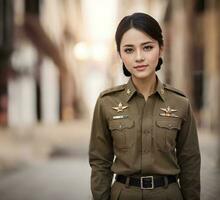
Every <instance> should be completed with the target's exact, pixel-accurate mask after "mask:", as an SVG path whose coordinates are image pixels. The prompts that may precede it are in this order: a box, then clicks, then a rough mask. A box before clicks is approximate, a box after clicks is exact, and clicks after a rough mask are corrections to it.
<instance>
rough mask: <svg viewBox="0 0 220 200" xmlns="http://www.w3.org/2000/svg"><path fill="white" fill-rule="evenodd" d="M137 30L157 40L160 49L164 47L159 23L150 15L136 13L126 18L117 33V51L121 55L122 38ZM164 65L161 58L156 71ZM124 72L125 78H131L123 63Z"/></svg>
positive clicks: (121, 22)
mask: <svg viewBox="0 0 220 200" xmlns="http://www.w3.org/2000/svg"><path fill="white" fill-rule="evenodd" d="M131 28H135V29H137V30H140V31H142V32H144V33H146V34H148V35H149V36H150V37H152V38H153V39H155V40H157V41H158V43H159V47H162V46H163V35H162V30H161V28H160V25H159V23H158V22H157V21H156V20H155V19H154V18H153V17H151V16H150V15H148V14H145V13H134V14H132V15H128V16H125V17H124V18H123V19H122V20H121V21H120V23H119V25H118V27H117V30H116V33H115V41H116V45H117V51H118V53H119V54H120V44H121V40H122V37H123V35H124V33H125V32H127V31H128V30H129V29H131ZM162 63H163V60H162V58H159V60H158V64H157V67H156V71H157V70H160V67H161V65H162ZM123 72H124V74H125V76H131V74H130V72H129V71H128V70H127V69H126V67H125V65H124V63H123Z"/></svg>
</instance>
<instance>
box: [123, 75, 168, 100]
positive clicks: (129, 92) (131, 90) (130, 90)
mask: <svg viewBox="0 0 220 200" xmlns="http://www.w3.org/2000/svg"><path fill="white" fill-rule="evenodd" d="M156 78H157V86H156V90H155V93H158V95H159V96H160V98H161V99H162V100H163V101H165V90H164V84H163V83H162V82H161V81H160V80H159V78H158V77H156ZM136 92H137V89H136V88H135V86H134V83H133V82H132V79H131V78H130V79H129V80H128V83H127V84H126V86H125V95H126V97H125V98H126V102H128V101H129V100H130V99H131V98H132V96H133V95H134V94H135V93H136Z"/></svg>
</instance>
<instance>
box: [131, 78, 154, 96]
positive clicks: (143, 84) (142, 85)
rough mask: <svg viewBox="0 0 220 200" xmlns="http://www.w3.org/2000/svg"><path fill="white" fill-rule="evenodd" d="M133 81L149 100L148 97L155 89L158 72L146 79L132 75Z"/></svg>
mask: <svg viewBox="0 0 220 200" xmlns="http://www.w3.org/2000/svg"><path fill="white" fill-rule="evenodd" d="M132 81H133V83H134V85H135V87H136V89H137V90H138V91H139V92H140V93H141V94H142V95H143V96H144V98H145V100H147V98H148V97H149V96H150V95H151V94H152V93H153V92H154V91H155V87H156V74H153V75H152V76H150V77H147V78H146V79H138V78H135V77H132Z"/></svg>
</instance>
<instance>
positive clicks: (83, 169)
mask: <svg viewBox="0 0 220 200" xmlns="http://www.w3.org/2000/svg"><path fill="white" fill-rule="evenodd" d="M7 131H8V130H4V131H1V132H0V134H1V137H2V138H3V139H2V140H1V142H0V143H2V141H4V143H5V142H6V136H7V137H8V138H12V135H10V133H9V132H7ZM26 131H27V130H26ZM29 131H30V130H29ZM32 131H33V132H34V133H33V134H32V136H27V135H26V134H25V133H23V134H22V131H21V130H20V133H19V134H17V135H15V136H16V141H17V143H22V144H23V146H24V141H25V142H26V143H28V142H29V143H30V142H32V145H30V144H29V145H28V144H26V149H24V147H21V146H22V145H21V146H20V145H18V144H17V145H16V148H17V152H14V154H15V155H16V156H14V157H13V156H12V155H13V152H10V150H9V148H8V149H7V148H6V146H5V147H4V146H3V145H1V147H0V148H2V151H1V157H0V161H1V162H2V160H4V162H5V163H6V164H5V165H4V166H7V168H9V169H8V170H6V169H4V170H3V169H2V171H3V172H4V173H1V175H0V199H1V200H61V199H65V200H89V199H91V193H90V182H89V177H90V168H89V165H88V156H87V151H88V143H89V125H88V123H87V122H75V123H73V124H62V125H59V126H58V127H54V128H50V129H49V128H48V127H44V126H41V127H36V128H35V129H32ZM12 132H13V131H12ZM37 132H39V134H38V135H36V133H37ZM43 134H47V136H45V135H43ZM74 134H75V135H74ZM61 135H62V139H61ZM199 136H200V137H199V138H200V147H201V152H202V198H201V199H202V200H217V199H219V196H220V188H219V180H220V170H219V162H217V161H219V154H218V152H219V150H218V144H219V143H218V142H219V140H218V137H217V136H216V134H211V133H207V132H206V131H202V130H200V135H199ZM21 138H23V139H24V141H23V140H21ZM13 141H14V140H13ZM14 142H15V141H14ZM7 144H8V145H7V147H8V146H10V145H9V144H10V142H9V141H8V143H7ZM40 144H41V145H40ZM33 146H35V149H34V150H33V149H31V148H33ZM46 146H48V148H46ZM11 149H13V150H15V147H13V148H12V145H11ZM19 151H20V153H19ZM36 151H38V153H36ZM22 152H23V153H24V157H25V158H24V157H22ZM33 152H35V153H33ZM3 153H7V154H8V156H9V158H8V160H6V159H5V158H4V159H3V158H2V157H3ZM19 156H20V157H19ZM16 163H18V167H16ZM2 166H3V165H2ZM2 168H3V167H2Z"/></svg>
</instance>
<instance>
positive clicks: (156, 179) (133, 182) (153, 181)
mask: <svg viewBox="0 0 220 200" xmlns="http://www.w3.org/2000/svg"><path fill="white" fill-rule="evenodd" d="M115 180H116V181H117V182H120V183H123V184H126V185H128V186H135V187H139V188H141V189H154V188H156V187H166V186H168V184H170V183H174V182H176V181H177V179H176V176H174V175H167V176H142V177H139V178H138V177H132V176H124V175H116V178H115Z"/></svg>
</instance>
